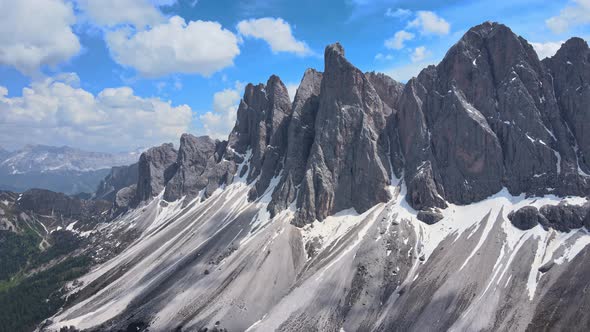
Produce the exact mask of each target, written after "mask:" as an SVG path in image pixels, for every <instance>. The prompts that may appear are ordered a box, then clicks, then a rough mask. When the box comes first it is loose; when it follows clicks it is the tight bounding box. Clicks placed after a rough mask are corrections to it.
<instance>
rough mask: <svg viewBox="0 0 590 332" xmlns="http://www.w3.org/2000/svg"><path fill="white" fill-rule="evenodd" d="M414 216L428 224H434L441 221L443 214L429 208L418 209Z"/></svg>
mask: <svg viewBox="0 0 590 332" xmlns="http://www.w3.org/2000/svg"><path fill="white" fill-rule="evenodd" d="M416 218H418V220H420V221H422V222H424V223H426V224H428V225H434V224H436V223H437V222H439V221H441V220H442V218H444V216H443V215H442V213H441V212H440V211H438V210H430V211H419V212H418V215H417V216H416Z"/></svg>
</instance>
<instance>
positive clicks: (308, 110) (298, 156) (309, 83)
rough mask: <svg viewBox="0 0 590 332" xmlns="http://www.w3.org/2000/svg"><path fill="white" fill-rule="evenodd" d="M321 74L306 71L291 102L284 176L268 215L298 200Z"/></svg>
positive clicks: (312, 140) (313, 123)
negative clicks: (291, 112) (291, 108)
mask: <svg viewBox="0 0 590 332" xmlns="http://www.w3.org/2000/svg"><path fill="white" fill-rule="evenodd" d="M321 82H322V73H320V72H317V71H315V70H314V69H308V70H306V71H305V74H304V75H303V79H302V80H301V83H300V84H299V88H298V89H297V93H296V94H295V99H294V101H293V115H292V118H291V122H290V124H289V129H288V142H289V144H288V146H287V155H286V158H285V168H284V174H285V175H284V176H283V177H281V180H280V182H279V184H278V185H277V189H276V190H275V191H274V192H273V195H272V201H271V203H270V206H269V210H270V211H271V214H273V215H274V214H275V213H277V212H278V211H280V210H282V209H285V208H286V207H287V206H289V205H290V204H291V203H293V201H294V200H295V198H296V196H297V185H299V184H300V183H301V181H302V180H303V177H304V175H305V171H306V166H307V159H308V158H309V154H310V152H311V147H312V144H313V142H314V138H315V118H316V115H317V111H318V107H319V95H320V86H321Z"/></svg>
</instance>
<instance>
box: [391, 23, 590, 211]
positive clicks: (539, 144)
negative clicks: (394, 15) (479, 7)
mask: <svg viewBox="0 0 590 332" xmlns="http://www.w3.org/2000/svg"><path fill="white" fill-rule="evenodd" d="M571 44H573V45H571V48H573V49H580V48H582V49H583V48H584V47H585V49H586V50H587V45H585V44H584V45H580V44H581V43H579V42H572V43H571ZM566 48H567V47H566ZM566 53H567V52H566V51H563V52H561V55H560V56H556V57H555V58H556V59H549V60H546V61H548V63H553V62H558V63H559V64H560V65H561V64H566V63H567V61H568V60H564V59H566V58H568V56H567V55H565V54H566ZM578 53H579V52H578ZM576 54H577V53H576ZM557 59H560V60H557ZM584 59H587V56H586V57H585V56H583V55H582V56H579V57H578V59H577V63H578V64H579V66H580V67H582V68H585V67H584V66H585V63H586V62H584V61H587V60H584ZM574 61H576V60H575V59H574ZM555 66H558V65H555ZM560 71H561V72H565V70H560ZM567 79H569V78H563V79H562V81H564V82H565V81H566V80H567ZM574 84H578V83H574ZM562 89H567V87H566V88H562ZM569 90H571V88H570V89H569ZM556 91H558V89H556ZM559 91H560V90H559ZM570 104H573V103H570ZM397 108H398V109H399V112H398V117H397V122H398V124H397V128H398V132H399V139H400V143H401V149H402V152H403V155H404V160H405V165H404V167H405V180H406V183H407V184H408V198H409V201H410V202H411V204H412V206H413V207H414V208H417V209H424V208H429V207H443V206H444V202H441V200H437V199H435V197H437V196H440V197H441V198H442V199H444V200H446V201H449V202H453V203H458V204H467V203H471V202H475V201H478V200H481V199H483V198H485V197H488V196H490V195H492V194H494V193H496V192H497V191H499V190H500V189H501V188H502V186H505V187H507V188H508V189H509V191H510V192H511V193H513V194H519V193H522V192H525V193H528V194H546V193H550V192H552V191H553V192H555V193H559V194H563V195H565V194H577V195H580V194H583V193H584V192H586V191H587V190H588V185H587V181H586V180H585V179H584V178H583V177H582V176H580V175H579V174H578V170H577V166H576V155H575V151H574V150H575V149H574V148H572V145H574V146H575V144H572V142H573V138H572V137H571V135H570V134H569V131H568V126H567V123H566V121H564V119H563V118H562V117H561V115H560V108H559V105H558V102H557V101H556V98H555V96H554V93H553V83H552V80H551V76H550V75H549V74H548V72H547V70H546V69H545V66H544V65H543V64H541V62H540V61H539V59H538V57H537V56H536V54H535V52H534V50H533V49H532V47H531V46H530V45H529V44H528V43H527V42H526V40H524V39H523V38H521V37H518V36H516V35H515V34H514V33H513V32H512V31H511V30H510V29H509V28H507V27H506V26H504V25H501V24H498V23H489V22H487V23H484V24H482V25H479V26H476V27H474V28H472V29H470V30H469V31H468V32H467V33H466V34H465V35H464V36H463V38H462V39H461V40H460V41H459V42H458V43H457V44H456V45H454V46H453V47H452V48H451V49H450V50H449V52H448V53H447V54H446V56H445V58H444V59H443V61H442V62H441V63H440V64H439V65H438V66H436V67H434V66H431V67H429V68H427V69H425V70H423V71H422V72H421V73H420V75H419V76H418V77H417V78H415V79H412V80H410V82H408V84H407V85H406V87H405V89H404V92H403V94H402V96H401V97H400V98H399V102H398V104H397ZM578 109H579V108H578ZM571 113H572V114H573V113H575V111H572V112H571ZM580 113H582V112H581V111H580ZM579 120H580V121H578V122H579V123H585V122H584V121H582V118H581V117H580V118H579ZM586 122H587V121H586ZM583 144H585V143H583ZM586 146H588V145H586ZM579 151H582V149H581V148H580V149H579ZM425 162H427V164H429V165H430V166H429V167H423V166H422V165H423V164H424V163H425ZM424 165H426V164H424ZM425 168H426V169H425ZM417 176H419V178H418V179H416V177H417ZM416 197H417V198H418V200H416Z"/></svg>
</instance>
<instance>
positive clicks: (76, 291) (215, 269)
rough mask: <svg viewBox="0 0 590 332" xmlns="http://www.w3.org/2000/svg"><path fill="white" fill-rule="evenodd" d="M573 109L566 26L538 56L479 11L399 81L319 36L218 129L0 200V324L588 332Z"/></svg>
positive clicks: (586, 217)
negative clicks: (315, 59)
mask: <svg viewBox="0 0 590 332" xmlns="http://www.w3.org/2000/svg"><path fill="white" fill-rule="evenodd" d="M589 105H590V49H589V48H588V45H587V43H586V42H585V41H584V40H583V39H580V38H571V39H569V40H568V41H566V42H565V43H563V45H561V48H560V49H559V51H558V52H557V53H556V54H555V55H554V56H553V57H551V58H546V59H543V60H539V58H538V56H537V54H536V53H535V51H534V50H533V48H532V46H531V45H530V44H529V43H528V42H527V41H526V40H524V39H523V38H522V37H519V36H517V35H516V34H514V33H513V32H512V31H511V30H510V29H509V28H508V27H506V26H504V25H502V24H499V23H491V22H486V23H483V24H481V25H478V26H476V27H473V28H471V29H470V30H469V31H467V32H466V33H465V35H464V36H463V37H462V38H461V39H460V40H459V41H458V42H457V43H456V44H455V45H454V46H453V47H452V48H451V49H450V50H449V51H448V52H447V54H446V56H445V57H444V59H443V60H442V62H440V63H439V64H438V65H437V66H429V67H427V68H425V69H424V70H422V72H421V73H420V74H419V75H418V76H417V77H415V78H413V79H411V80H410V81H408V82H407V84H401V83H398V82H395V81H394V80H393V79H391V78H389V77H388V76H386V75H383V74H379V73H363V72H362V71H360V70H359V69H357V68H356V67H355V66H354V65H353V64H351V63H350V62H349V61H348V60H347V59H346V57H345V50H344V48H343V46H342V45H340V44H338V43H335V44H332V45H329V46H327V47H326V49H325V54H324V68H323V72H320V71H318V70H315V69H308V70H307V71H306V72H305V73H304V75H303V78H302V80H301V83H300V85H299V88H298V89H297V93H296V95H295V98H294V101H293V102H291V99H290V98H289V95H288V92H287V88H286V86H285V84H283V82H282V81H281V80H280V78H279V77H277V76H274V75H273V76H271V77H270V78H269V79H268V81H267V82H266V84H257V85H254V84H249V85H247V86H246V88H245V92H244V96H243V98H242V100H241V102H240V105H239V108H238V110H237V121H236V124H235V126H234V128H233V131H232V132H231V134H230V135H229V137H228V139H227V140H225V141H217V140H213V139H210V138H209V137H206V136H202V137H195V136H193V135H190V134H184V135H183V136H182V137H181V139H180V144H179V146H178V149H176V148H175V147H174V145H172V144H169V143H168V144H163V145H161V146H157V147H153V148H151V149H149V150H147V151H145V152H143V153H142V154H141V157H140V158H139V162H138V163H137V164H134V165H132V166H122V167H117V168H114V169H113V170H112V171H111V173H110V174H109V175H108V176H107V177H106V178H105V179H104V180H103V182H102V183H101V184H100V187H99V189H98V191H97V192H96V193H95V195H94V196H93V199H89V200H82V199H80V198H74V197H69V196H66V195H63V194H56V193H52V192H49V191H42V190H30V191H26V192H24V193H22V194H13V193H10V192H4V193H2V194H1V195H2V196H0V207H1V210H0V218H1V220H2V224H3V225H4V226H3V228H4V229H5V230H4V231H2V232H3V233H2V234H3V236H4V239H5V240H3V241H4V242H2V243H0V244H1V245H2V246H4V247H7V245H5V244H6V243H15V244H14V246H13V247H10V248H12V249H10V250H12V251H7V253H2V254H3V255H7V256H10V257H13V258H14V259H13V260H10V262H11V265H10V266H9V268H8V267H6V268H4V267H3V268H2V269H0V271H1V272H2V281H1V282H0V288H2V289H3V291H2V292H0V303H1V305H0V307H1V308H2V311H3V313H2V314H1V315H2V316H3V317H8V315H10V314H14V315H17V316H18V317H23V319H22V320H21V321H19V322H18V323H17V322H15V320H14V319H9V318H0V325H2V326H3V328H5V329H6V330H7V331H20V330H31V329H35V328H36V329H37V330H38V331H230V332H233V331H588V330H589V329H590V310H589V308H590V296H588V294H587V291H588V289H589V288H590V246H589V244H590V233H589V229H590V202H588V199H587V196H588V194H590V175H589V174H590V136H589V135H586V134H587V133H590V107H589ZM13 238H14V241H13V242H9V240H11V239H13ZM19 239H20V240H19ZM24 239H26V240H27V241H28V242H23V241H24ZM17 240H18V241H17ZM19 241H20V242H19ZM23 243H27V245H23ZM4 247H2V248H4ZM4 261H6V260H4ZM4 261H3V262H4ZM23 294H24V295H23ZM19 315H20V316H19Z"/></svg>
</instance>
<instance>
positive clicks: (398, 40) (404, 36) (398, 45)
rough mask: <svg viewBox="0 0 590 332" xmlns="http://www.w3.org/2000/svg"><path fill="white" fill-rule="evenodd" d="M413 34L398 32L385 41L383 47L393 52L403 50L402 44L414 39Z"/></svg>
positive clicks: (403, 31)
mask: <svg viewBox="0 0 590 332" xmlns="http://www.w3.org/2000/svg"><path fill="white" fill-rule="evenodd" d="M414 37H415V36H414V34H413V33H411V32H407V31H405V30H400V31H398V32H396V33H395V35H393V37H391V38H389V39H387V40H386V41H385V47H387V48H389V49H394V50H400V49H402V48H404V43H405V42H406V41H408V40H412V39H414Z"/></svg>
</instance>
